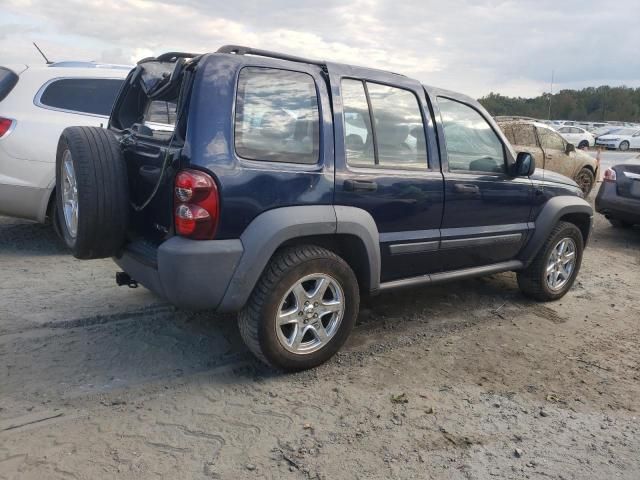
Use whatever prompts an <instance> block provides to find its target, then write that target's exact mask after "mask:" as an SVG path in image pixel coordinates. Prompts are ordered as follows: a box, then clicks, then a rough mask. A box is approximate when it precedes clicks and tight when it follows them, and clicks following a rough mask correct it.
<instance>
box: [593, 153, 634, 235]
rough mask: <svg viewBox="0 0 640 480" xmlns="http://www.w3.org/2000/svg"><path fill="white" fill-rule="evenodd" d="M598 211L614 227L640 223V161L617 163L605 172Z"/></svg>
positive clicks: (598, 197) (597, 199)
mask: <svg viewBox="0 0 640 480" xmlns="http://www.w3.org/2000/svg"><path fill="white" fill-rule="evenodd" d="M596 211H597V212H598V213H601V214H603V215H604V216H605V217H607V219H608V220H609V222H611V224H612V225H613V226H614V227H631V226H632V225H634V224H640V163H625V164H621V165H616V166H614V167H612V168H609V169H607V170H606V171H605V172H604V178H603V180H602V185H600V190H599V191H598V196H597V197H596Z"/></svg>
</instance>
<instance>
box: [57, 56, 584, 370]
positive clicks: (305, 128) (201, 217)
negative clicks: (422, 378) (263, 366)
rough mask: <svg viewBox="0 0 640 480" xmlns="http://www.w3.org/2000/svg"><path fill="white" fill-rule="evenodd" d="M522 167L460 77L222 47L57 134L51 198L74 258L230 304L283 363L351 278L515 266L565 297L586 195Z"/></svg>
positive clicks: (327, 331) (198, 306) (342, 330)
mask: <svg viewBox="0 0 640 480" xmlns="http://www.w3.org/2000/svg"><path fill="white" fill-rule="evenodd" d="M534 170H535V160H534V159H533V157H532V156H531V154H530V153H527V152H521V153H518V154H516V152H514V151H513V149H512V147H511V145H510V143H509V142H508V141H507V139H506V138H505V136H504V134H503V133H502V131H501V130H500V128H499V127H498V125H497V124H496V123H495V122H494V120H493V119H492V118H491V116H490V115H489V114H488V113H487V112H486V111H485V110H484V109H483V108H482V106H481V105H480V104H479V103H478V102H477V101H475V100H473V99H471V98H469V97H467V96H464V95H461V94H458V93H454V92H451V91H447V90H441V89H438V88H432V87H428V86H425V85H422V84H421V83H420V82H418V81H416V80H414V79H411V78H408V77H406V76H403V75H399V74H395V73H391V72H387V71H381V70H375V69H370V68H362V67H356V66H352V65H343V64H338V63H332V62H324V61H315V60H310V59H305V58H300V57H294V56H290V55H284V54H279V53H275V52H269V51H263V50H257V49H253V48H247V47H240V46H225V47H222V48H221V49H219V50H218V51H217V52H215V53H209V54H204V55H195V54H186V53H177V52H170V53H167V54H164V55H160V56H159V57H156V58H147V59H144V60H141V61H140V62H139V63H138V64H137V66H136V67H135V68H134V69H133V70H132V71H131V72H130V74H129V76H128V77H127V79H126V81H125V85H124V87H123V88H122V90H121V92H120V94H119V96H118V98H117V100H116V103H115V105H114V108H113V111H112V113H111V116H110V120H109V124H108V129H100V128H93V127H69V128H67V129H66V130H65V131H64V132H63V133H62V135H61V137H60V141H59V144H58V150H57V182H58V183H57V195H58V198H57V200H58V202H59V203H58V206H59V208H58V212H59V214H60V216H61V218H60V223H61V226H62V230H63V234H64V237H65V241H66V243H67V245H68V246H69V247H70V248H71V250H72V252H73V254H74V255H75V256H76V257H77V258H81V259H91V258H104V257H113V259H114V260H115V262H116V263H117V264H118V265H119V266H120V268H121V269H122V270H123V272H120V273H119V274H118V275H117V280H118V282H119V283H120V284H136V283H137V282H140V283H141V284H142V285H144V286H145V287H147V288H148V289H150V290H152V291H153V292H155V293H156V294H157V295H159V296H161V297H163V298H165V299H168V300H169V301H170V302H171V303H173V304H175V305H177V306H179V307H184V308H188V309H195V310H203V309H208V310H212V311H220V312H239V315H238V319H239V320H238V322H239V329H240V332H241V334H242V337H243V339H244V341H245V342H246V345H247V347H248V348H249V349H250V350H251V351H252V352H253V353H254V354H255V355H256V356H257V357H258V358H260V359H261V360H263V361H264V362H266V363H268V364H270V365H272V366H274V367H276V368H279V369H283V370H289V371H293V370H301V369H306V368H311V367H314V366H317V365H319V364H321V363H322V362H325V361H326V360H328V359H329V358H330V357H331V356H332V355H334V354H335V353H336V352H337V351H338V349H339V348H340V347H341V346H342V344H343V343H344V342H345V340H346V338H347V336H348V335H349V333H350V331H351V330H352V328H353V326H354V324H355V322H356V317H357V315H358V307H359V303H360V297H361V295H372V294H376V293H379V292H385V291H388V290H391V289H395V288H401V287H415V286H418V285H424V286H426V285H429V284H435V283H439V282H444V281H450V280H458V279H462V278H468V277H473V276H479V275H487V274H493V273H497V272H505V271H515V272H517V279H518V284H519V286H520V288H521V290H522V291H523V292H524V293H525V294H526V295H528V296H530V297H532V298H534V299H537V300H540V301H548V300H555V299H558V298H560V297H562V296H563V295H564V294H565V293H566V292H567V291H568V290H569V289H570V288H571V286H572V284H573V282H574V280H575V278H576V275H577V273H578V271H579V269H580V263H581V261H582V254H583V249H584V247H585V245H586V243H587V240H588V237H589V234H590V231H591V224H592V218H593V212H592V208H591V207H590V205H589V204H588V203H587V202H586V201H584V200H583V198H582V193H581V191H580V189H579V188H578V186H577V184H576V183H575V182H573V181H572V180H570V179H569V178H566V177H564V176H561V175H558V174H554V173H552V172H546V173H545V172H544V171H540V170H537V171H535V173H534ZM65 211H67V212H69V214H68V215H65V214H64V213H63V212H65Z"/></svg>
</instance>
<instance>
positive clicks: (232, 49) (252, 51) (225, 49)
mask: <svg viewBox="0 0 640 480" xmlns="http://www.w3.org/2000/svg"><path fill="white" fill-rule="evenodd" d="M216 53H234V54H236V55H256V56H258V57H269V58H277V59H280V60H288V61H290V62H297V63H310V64H311V65H318V66H320V67H323V68H327V63H326V62H324V61H319V60H311V59H309V58H303V57H296V56H295V55H287V54H286V53H278V52H272V51H270V50H260V49H259V48H251V47H243V46H241V45H224V46H222V47H220V48H219V49H218V50H217V51H216Z"/></svg>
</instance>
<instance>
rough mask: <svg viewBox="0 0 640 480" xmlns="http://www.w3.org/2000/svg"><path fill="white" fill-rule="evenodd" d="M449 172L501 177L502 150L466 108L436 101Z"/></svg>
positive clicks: (492, 134) (478, 117)
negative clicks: (489, 174) (466, 172)
mask: <svg viewBox="0 0 640 480" xmlns="http://www.w3.org/2000/svg"><path fill="white" fill-rule="evenodd" d="M438 106H439V108H440V115H441V117H442V125H443V128H444V138H445V143H446V145H447V157H448V161H449V170H462V171H474V172H488V173H503V172H504V171H505V158H504V147H503V145H502V142H501V141H500V139H499V138H498V135H496V133H495V132H494V131H493V129H492V128H491V126H490V125H489V123H488V122H487V121H486V120H485V119H484V117H483V116H482V115H480V113H478V111H477V110H475V109H473V108H471V107H470V106H468V105H466V104H464V103H461V102H457V101H455V100H450V99H448V98H443V97H438Z"/></svg>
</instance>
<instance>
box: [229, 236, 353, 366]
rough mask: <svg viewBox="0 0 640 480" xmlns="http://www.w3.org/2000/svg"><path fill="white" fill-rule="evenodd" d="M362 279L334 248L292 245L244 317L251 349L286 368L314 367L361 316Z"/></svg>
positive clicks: (242, 325) (242, 323)
mask: <svg viewBox="0 0 640 480" xmlns="http://www.w3.org/2000/svg"><path fill="white" fill-rule="evenodd" d="M359 303H360V294H359V291H358V281H357V279H356V276H355V274H354V273H353V271H352V270H351V268H350V267H349V265H348V264H347V263H346V262H345V261H344V260H343V259H342V258H340V257H339V256H337V255H336V254H334V253H333V252H331V251H329V250H326V249H324V248H321V247H317V246H313V245H305V246H297V247H289V248H286V249H284V250H282V251H280V252H279V253H277V254H276V255H275V256H274V257H273V259H272V260H271V262H270V263H269V264H268V265H267V267H266V268H265V271H264V273H263V274H262V277H261V278H260V280H259V281H258V284H257V285H256V287H255V289H254V291H253V293H252V294H251V297H250V298H249V301H248V302H247V305H246V306H245V308H244V309H243V310H242V311H241V312H240V314H239V316H238V326H239V329H240V334H241V336H242V338H243V340H244V342H245V343H246V345H247V347H248V348H249V350H251V352H253V353H254V354H255V355H256V357H258V358H259V359H260V360H262V361H263V362H265V363H267V364H268V365H271V366H273V367H275V368H279V369H282V370H285V371H297V370H304V369H308V368H313V367H315V366H318V365H320V364H322V363H324V362H326V361H327V360H328V359H329V358H331V357H332V356H333V355H334V354H335V353H336V352H337V351H338V350H339V349H340V347H341V346H342V345H343V344H344V342H345V340H346V339H347V337H348V336H349V333H350V332H351V330H352V329H353V326H354V324H355V322H356V317H357V316H358V308H359Z"/></svg>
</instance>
